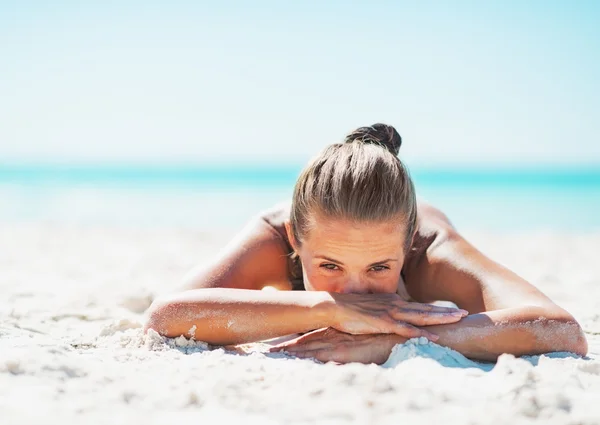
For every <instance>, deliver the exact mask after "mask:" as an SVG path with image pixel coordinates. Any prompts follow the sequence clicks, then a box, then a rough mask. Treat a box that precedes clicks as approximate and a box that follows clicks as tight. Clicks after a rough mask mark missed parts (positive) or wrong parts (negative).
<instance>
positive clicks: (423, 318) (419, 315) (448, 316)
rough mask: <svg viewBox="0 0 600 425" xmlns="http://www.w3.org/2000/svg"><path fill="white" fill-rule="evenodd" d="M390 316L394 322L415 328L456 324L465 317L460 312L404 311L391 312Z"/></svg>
mask: <svg viewBox="0 0 600 425" xmlns="http://www.w3.org/2000/svg"><path fill="white" fill-rule="evenodd" d="M390 316H392V317H393V318H394V319H395V320H399V321H403V322H407V323H410V324H412V325H417V326H427V325H444V324H448V323H456V322H458V321H459V320H461V319H462V318H463V317H465V316H464V315H463V314H462V313H461V312H454V313H437V312H433V311H424V310H405V309H399V310H396V311H391V312H390Z"/></svg>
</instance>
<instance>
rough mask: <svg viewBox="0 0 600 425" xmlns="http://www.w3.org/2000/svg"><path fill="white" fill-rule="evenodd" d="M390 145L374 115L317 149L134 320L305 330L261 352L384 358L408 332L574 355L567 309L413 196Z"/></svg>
mask: <svg viewBox="0 0 600 425" xmlns="http://www.w3.org/2000/svg"><path fill="white" fill-rule="evenodd" d="M401 143H402V140H401V138H400V135H399V134H398V132H397V131H396V130H395V129H394V128H393V127H391V126H387V125H384V124H375V125H373V126H370V127H361V128H358V129H357V130H355V131H354V132H352V133H351V134H349V135H348V136H347V137H346V139H345V140H344V143H341V144H333V145H331V146H329V147H327V148H326V149H325V150H324V151H322V152H321V153H320V155H318V156H317V157H316V158H315V159H314V160H312V161H311V162H310V163H309V164H308V165H307V167H306V168H305V169H304V170H303V171H302V173H301V175H300V177H299V178H298V181H297V183H296V186H295V189H294V195H293V199H292V203H291V206H287V207H285V206H283V207H276V208H274V209H273V210H271V211H268V212H266V213H265V214H262V215H261V216H259V217H257V218H256V219H254V220H252V221H251V222H250V223H249V224H248V226H247V227H246V228H245V229H244V231H243V232H242V233H241V234H240V235H238V237H236V238H235V239H234V240H233V241H232V242H231V243H230V244H229V245H228V247H227V249H226V250H225V251H224V252H223V253H222V254H221V255H220V256H218V257H217V258H215V259H214V261H213V262H212V263H211V264H210V265H209V266H207V267H203V268H201V269H199V270H196V271H193V272H192V273H191V274H190V277H189V278H188V279H187V281H188V283H187V287H188V288H189V290H186V291H182V292H179V293H175V294H173V295H170V296H168V297H164V298H162V299H159V300H157V301H156V302H155V303H154V304H153V306H152V307H151V309H150V311H149V316H148V322H147V324H146V329H149V328H152V329H154V330H156V331H157V332H159V333H160V334H162V335H165V336H169V337H175V336H179V335H182V334H183V335H186V336H189V337H194V338H196V339H197V340H202V341H206V342H208V343H210V344H214V345H231V344H239V343H246V342H253V341H260V340H266V339H271V338H275V337H279V336H284V335H290V334H299V333H300V334H301V333H304V335H302V336H300V337H299V338H296V339H293V340H291V341H288V342H285V343H283V344H280V345H278V346H275V347H274V348H273V350H285V351H287V352H289V353H292V354H294V355H296V356H298V357H314V358H316V359H318V360H321V361H324V362H326V361H335V362H340V363H347V362H362V363H378V364H380V363H383V362H385V360H386V359H387V357H388V356H389V354H390V352H391V350H392V348H393V347H394V345H396V344H398V343H402V342H405V341H406V340H407V339H410V338H414V337H426V338H428V339H430V340H432V341H435V342H436V343H438V344H440V345H444V346H447V347H450V348H452V349H454V350H457V351H459V352H460V353H462V354H464V355H465V356H467V357H470V358H473V359H479V360H495V359H496V358H497V357H498V356H499V355H500V354H502V353H512V354H514V355H517V356H519V355H526V354H539V353H545V352H551V351H570V352H574V353H577V354H580V355H585V354H586V353H587V342H586V339H585V336H584V334H583V332H582V330H581V327H580V326H579V324H578V323H577V322H576V321H575V319H574V318H573V316H571V315H570V314H569V313H568V312H566V311H565V310H563V309H562V308H560V307H559V306H558V305H556V304H555V303H554V302H552V301H551V300H550V299H549V298H548V297H546V296H545V295H544V294H543V293H542V292H540V291H539V290H538V289H536V288H535V287H534V286H533V285H531V284H530V283H528V282H527V281H525V280H524V279H522V278H521V277H519V276H517V275H516V274H515V273H513V272H511V271H510V270H508V269H506V268H505V267H503V266H501V265H500V264H497V263H495V262H494V261H492V260H490V259H489V258H487V257H486V256H485V255H483V254H482V253H481V252H479V251H478V250H477V249H476V248H474V247H473V246H472V245H471V244H470V243H469V242H468V241H466V240H465V239H464V238H463V237H461V235H460V234H459V233H458V232H457V230H456V229H455V228H454V227H453V226H452V224H451V223H450V221H449V220H448V218H447V217H446V216H445V215H444V214H443V213H442V212H441V211H439V210H438V209H436V208H434V207H432V206H430V205H427V204H425V203H422V202H417V200H416V196H415V189H414V186H413V183H412V181H411V179H410V176H409V174H408V171H407V170H406V168H405V167H404V165H403V164H402V162H401V161H400V160H399V159H398V157H397V155H398V151H399V149H400V145H401ZM265 288H271V289H272V288H275V289H278V290H276V291H274V290H271V291H260V289H265ZM438 300H445V301H451V302H452V303H454V304H455V305H456V306H458V308H447V307H440V306H434V305H432V304H429V303H432V302H434V301H438ZM307 332H308V333H307Z"/></svg>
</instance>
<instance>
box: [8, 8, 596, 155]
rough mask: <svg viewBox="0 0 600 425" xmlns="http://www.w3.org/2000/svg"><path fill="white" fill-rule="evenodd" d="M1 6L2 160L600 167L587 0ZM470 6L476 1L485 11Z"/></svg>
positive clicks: (592, 24) (592, 13)
mask: <svg viewBox="0 0 600 425" xmlns="http://www.w3.org/2000/svg"><path fill="white" fill-rule="evenodd" d="M83 3H84V2H80V1H55V2H46V1H18V0H13V1H6V0H0V162H6V161H13V160H36V161H38V160H44V161H66V160H86V161H100V162H103V161H128V162H129V161H152V162H156V161H184V162H198V163H202V162H214V161H221V162H230V161H235V162H237V161H243V160H251V161H260V162H268V161H272V160H274V159H279V160H281V161H285V162H298V161H304V160H306V159H307V158H308V157H310V156H311V155H313V154H314V153H315V152H316V151H317V150H318V149H320V148H322V147H323V146H325V145H326V144H328V143H331V142H334V141H337V140H339V139H340V138H341V137H342V136H343V135H344V134H345V133H346V132H347V131H349V130H351V129H352V128H353V127H357V126H361V125H368V124H371V123H374V122H378V121H383V122H387V123H390V124H393V125H395V126H396V127H397V128H398V130H399V131H400V133H401V134H402V136H403V137H404V139H405V146H404V147H403V151H402V155H403V157H404V158H405V159H406V160H407V161H409V163H413V164H428V163H446V164H457V163H480V162H484V163H509V162H515V161H516V162H526V163H531V162H536V163H538V162H552V163H561V162H567V163H573V162H595V163H600V140H599V139H600V137H599V136H598V135H599V134H600V2H595V1H566V0H565V1H562V2H557V1H497V2H491V1H486V2H481V1H472V2H467V1H452V2H451V1H445V2H443V1H411V2H408V1H406V2H401V1H370V2H366V1H365V2H361V4H351V3H350V2H347V1H316V0H315V1H302V2H293V3H292V2H286V1H252V2H250V1H245V2H241V1H223V2H203V1H169V2H164V1H163V2H158V1H151V0H148V1H144V2H132V1H122V2H121V1H101V2H94V3H92V2H85V3H86V4H83ZM484 3H485V5H484Z"/></svg>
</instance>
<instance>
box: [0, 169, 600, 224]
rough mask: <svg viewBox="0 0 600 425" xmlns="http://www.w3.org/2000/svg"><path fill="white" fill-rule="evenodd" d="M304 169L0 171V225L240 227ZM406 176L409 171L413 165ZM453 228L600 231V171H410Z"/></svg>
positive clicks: (287, 192)
mask: <svg viewBox="0 0 600 425" xmlns="http://www.w3.org/2000/svg"><path fill="white" fill-rule="evenodd" d="M303 165H304V164H292V165H279V166H275V165H264V164H245V165H244V164H233V165H232V164H199V165H190V164H186V165H181V164H150V165H149V164H77V163H70V164H0V199H1V202H0V221H4V222H15V223H16V222H55V223H56V222H58V223H77V224H118V225H125V226H171V225H174V226H183V227H193V228H199V229H203V230H212V229H218V228H227V229H231V228H239V227H241V226H242V225H243V223H244V222H245V221H247V220H248V219H249V218H250V217H252V216H253V215H255V214H256V213H258V212H259V211H261V210H263V209H265V208H268V207H270V206H272V205H274V204H276V203H279V202H282V201H286V200H290V199H291V196H292V190H293V185H294V183H295V180H296V178H297V176H298V174H299V173H300V171H301V169H302V167H303ZM409 168H410V167H409ZM410 172H411V176H412V177H413V179H414V182H415V186H416V188H417V195H418V196H419V198H421V199H424V200H426V201H427V202H430V203H432V204H433V205H435V206H438V207H439V208H441V209H442V211H444V212H445V213H446V214H447V215H448V216H449V217H450V219H451V220H452V222H453V223H454V224H455V225H456V226H457V227H459V228H466V229H469V230H485V231H500V232H507V231H518V232H522V231H576V232H585V231H589V230H596V229H600V214H599V213H600V166H594V165H585V166H583V165H582V166H541V165H532V166H524V165H519V166H516V165H515V166H495V167H493V166H478V167H475V166H470V167H460V168H459V167H440V166H438V167H414V168H410Z"/></svg>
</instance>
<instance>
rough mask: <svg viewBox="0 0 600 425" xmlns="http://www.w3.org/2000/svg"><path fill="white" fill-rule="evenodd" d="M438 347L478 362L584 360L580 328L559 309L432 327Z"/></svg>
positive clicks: (516, 311)
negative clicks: (550, 356)
mask: <svg viewBox="0 0 600 425" xmlns="http://www.w3.org/2000/svg"><path fill="white" fill-rule="evenodd" d="M428 329H429V330H431V331H432V332H433V333H435V334H436V335H438V336H439V337H440V339H439V340H438V341H437V343H438V344H440V345H443V346H446V347H449V348H452V349H454V350H456V351H458V352H459V353H461V354H463V355H465V356H467V357H469V358H472V359H478V360H491V361H495V360H496V359H497V358H498V356H500V355H501V354H504V353H509V354H513V355H515V356H523V355H534V354H543V353H548V352H556V351H569V352H572V353H576V354H579V355H581V356H585V355H586V354H587V342H586V339H585V336H584V334H583V332H582V330H581V327H580V326H579V324H578V323H577V322H576V321H575V319H573V317H572V316H571V315H570V314H568V313H566V312H565V311H564V310H561V309H559V308H552V307H550V306H543V307H540V306H521V307H513V308H504V309H501V310H495V311H488V312H484V313H478V314H473V315H470V316H468V317H466V318H464V319H463V320H461V321H460V322H458V323H453V324H448V325H438V326H431V327H429V328H428Z"/></svg>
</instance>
